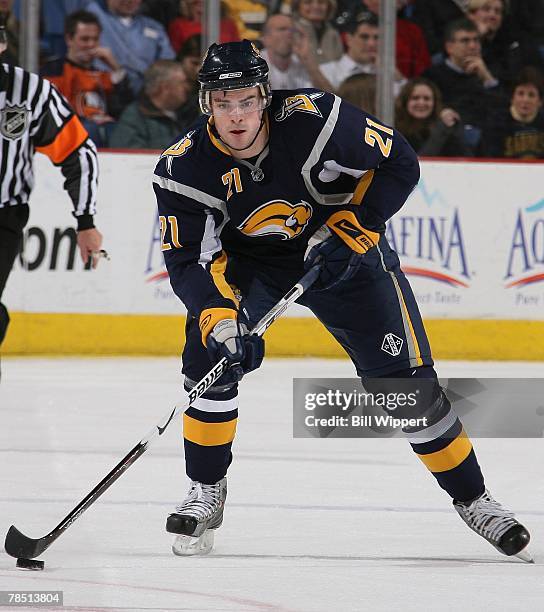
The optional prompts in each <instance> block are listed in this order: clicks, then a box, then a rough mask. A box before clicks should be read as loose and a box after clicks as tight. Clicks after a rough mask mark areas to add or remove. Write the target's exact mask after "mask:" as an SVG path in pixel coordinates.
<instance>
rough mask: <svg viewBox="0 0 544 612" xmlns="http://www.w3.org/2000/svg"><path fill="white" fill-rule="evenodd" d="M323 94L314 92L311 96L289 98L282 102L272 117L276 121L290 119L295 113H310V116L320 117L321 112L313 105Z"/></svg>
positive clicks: (303, 95) (300, 95)
mask: <svg viewBox="0 0 544 612" xmlns="http://www.w3.org/2000/svg"><path fill="white" fill-rule="evenodd" d="M324 95H325V94H324V93H323V92H322V91H316V92H314V93H311V94H297V95H296V96H289V97H287V98H285V100H284V101H283V104H282V107H281V108H280V110H279V111H278V112H277V113H276V114H275V115H274V118H275V119H276V121H284V120H285V119H287V117H290V116H291V115H292V114H293V113H295V112H302V113H310V115H317V116H318V117H322V116H323V115H322V114H321V111H320V110H319V108H318V107H317V105H316V104H314V100H317V99H318V98H321V96H324Z"/></svg>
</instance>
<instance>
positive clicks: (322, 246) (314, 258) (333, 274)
mask: <svg viewBox="0 0 544 612" xmlns="http://www.w3.org/2000/svg"><path fill="white" fill-rule="evenodd" d="M379 239H380V234H379V233H378V232H374V231H372V230H368V229H366V228H364V227H362V225H361V224H360V223H359V221H358V219H357V217H356V216H355V215H354V214H353V213H352V212H350V211H347V210H340V211H338V212H335V213H334V214H333V215H331V216H330V217H329V218H328V219H327V222H326V224H325V225H322V226H321V227H320V228H319V229H318V230H317V231H316V232H315V233H314V235H313V236H312V237H311V238H310V240H309V241H308V248H307V249H306V254H305V256H304V268H305V269H306V270H308V269H309V268H311V267H312V266H313V265H314V264H316V263H321V266H322V268H321V274H320V275H319V278H318V280H317V281H316V283H315V284H314V286H313V289H314V290H317V291H324V290H325V289H331V288H332V287H334V286H336V285H337V284H338V283H341V282H343V281H345V280H348V279H349V278H351V277H352V276H353V275H354V274H355V273H356V272H357V270H358V269H359V266H360V265H361V261H362V258H363V256H364V255H365V253H366V252H367V251H368V250H369V249H371V248H372V247H374V246H376V245H377V244H378V241H379Z"/></svg>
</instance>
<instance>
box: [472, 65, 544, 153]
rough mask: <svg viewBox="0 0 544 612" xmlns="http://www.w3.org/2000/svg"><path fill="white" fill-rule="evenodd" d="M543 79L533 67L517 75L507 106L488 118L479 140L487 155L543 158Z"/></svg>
mask: <svg viewBox="0 0 544 612" xmlns="http://www.w3.org/2000/svg"><path fill="white" fill-rule="evenodd" d="M543 95H544V82H543V78H542V75H541V74H540V73H539V72H538V71H536V70H535V69H533V68H526V69H524V70H523V71H522V73H521V74H520V75H519V77H518V78H517V80H516V81H515V83H514V86H513V89H512V97H511V99H510V107H509V108H505V109H503V110H501V111H498V112H497V113H495V114H494V115H493V116H492V117H490V120H489V125H488V127H487V129H485V130H484V135H483V139H482V149H483V151H482V152H483V154H484V155H485V156H487V157H510V158H517V159H543V158H544V113H543V112H542V100H543Z"/></svg>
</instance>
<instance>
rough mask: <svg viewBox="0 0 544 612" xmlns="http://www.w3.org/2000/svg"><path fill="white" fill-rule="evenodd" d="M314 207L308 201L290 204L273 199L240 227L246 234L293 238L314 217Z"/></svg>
mask: <svg viewBox="0 0 544 612" xmlns="http://www.w3.org/2000/svg"><path fill="white" fill-rule="evenodd" d="M312 212H313V211H312V207H311V206H310V205H309V204H308V203H307V202H300V203H299V204H290V203H289V202H286V201H285V200H272V201H271V202H267V203H266V204H263V205H262V206H259V208H257V210H255V211H253V212H252V213H251V214H250V215H249V216H248V217H247V218H246V219H245V221H243V222H242V223H241V224H240V225H239V226H238V229H239V230H240V231H241V232H242V233H243V234H245V235H246V236H251V237H252V238H254V237H256V236H280V237H281V239H282V240H292V239H293V238H296V237H297V236H299V235H300V234H301V233H302V232H303V230H304V228H305V227H306V226H307V225H308V222H309V221H310V219H311V218H312Z"/></svg>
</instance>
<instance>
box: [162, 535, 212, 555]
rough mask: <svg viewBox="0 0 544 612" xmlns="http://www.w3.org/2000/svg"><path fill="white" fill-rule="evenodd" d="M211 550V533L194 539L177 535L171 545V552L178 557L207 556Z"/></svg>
mask: <svg viewBox="0 0 544 612" xmlns="http://www.w3.org/2000/svg"><path fill="white" fill-rule="evenodd" d="M212 548H213V531H212V530H211V529H206V531H205V532H204V533H203V534H202V535H201V536H199V537H198V538H195V537H193V536H187V535H178V536H176V537H175V539H174V543H173V544H172V552H173V553H174V554H175V555H177V556H178V557H190V556H193V555H207V554H208V553H209V552H210V551H211V549H212Z"/></svg>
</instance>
